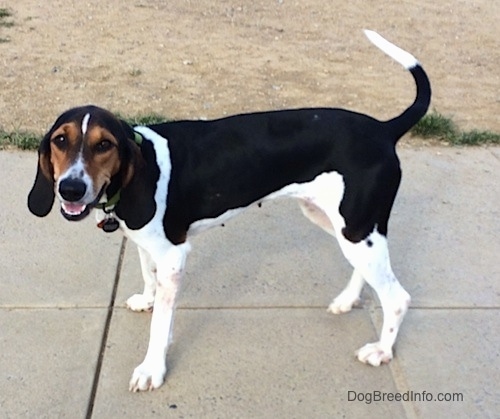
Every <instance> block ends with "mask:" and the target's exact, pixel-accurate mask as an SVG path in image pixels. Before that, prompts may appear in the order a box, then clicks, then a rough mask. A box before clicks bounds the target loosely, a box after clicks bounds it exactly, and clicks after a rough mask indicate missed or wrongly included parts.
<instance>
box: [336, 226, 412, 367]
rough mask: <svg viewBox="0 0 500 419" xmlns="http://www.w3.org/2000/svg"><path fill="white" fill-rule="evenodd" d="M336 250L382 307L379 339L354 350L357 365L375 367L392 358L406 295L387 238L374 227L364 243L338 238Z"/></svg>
mask: <svg viewBox="0 0 500 419" xmlns="http://www.w3.org/2000/svg"><path fill="white" fill-rule="evenodd" d="M338 241H339V244H340V247H341V249H342V251H343V253H344V255H345V257H346V258H347V260H348V261H349V262H350V263H351V264H352V265H353V266H354V269H355V272H359V275H362V277H363V278H364V279H365V280H366V282H367V283H368V284H369V285H370V286H371V287H372V288H373V289H374V290H375V292H376V293H377V296H378V298H379V300H380V303H381V305H382V311H383V315H384V321H383V325H382V331H381V334H380V340H379V341H378V342H375V343H369V344H367V345H365V346H363V347H362V348H361V349H359V350H358V351H357V357H358V359H359V360H360V361H361V362H364V363H368V364H371V365H374V366H378V365H380V364H381V363H387V362H389V361H390V360H391V359H392V346H393V345H394V342H395V341H396V337H397V335H398V331H399V326H400V325H401V322H402V321H403V318H404V315H405V314H406V311H407V310H408V307H409V305H410V295H409V294H408V293H407V292H406V291H405V289H404V288H403V287H402V286H401V284H400V283H399V282H398V280H397V279H396V277H395V275H394V273H393V271H392V268H391V265H390V259H389V249H388V246H387V238H386V237H385V236H384V235H382V234H380V233H379V232H378V231H377V230H376V228H375V229H374V231H373V232H372V233H370V234H369V235H368V237H366V238H365V239H364V240H361V241H359V242H357V243H353V242H351V241H349V240H347V239H346V238H344V237H343V235H341V234H339V235H338Z"/></svg>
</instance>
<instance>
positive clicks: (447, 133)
mask: <svg viewBox="0 0 500 419" xmlns="http://www.w3.org/2000/svg"><path fill="white" fill-rule="evenodd" d="M1 10H2V9H0V11H1ZM116 115H117V116H118V117H119V118H121V119H123V120H124V121H126V122H127V123H128V124H130V125H153V124H159V123H162V122H165V121H168V120H169V119H168V118H166V117H165V116H164V115H160V114H157V113H150V114H139V115H135V116H124V115H120V114H116ZM410 133H411V135H413V136H418V137H421V138H424V139H433V140H439V141H442V142H444V143H446V144H450V145H455V146H479V145H498V144H500V134H499V133H495V132H491V131H479V130H471V131H461V130H460V129H459V128H458V127H457V125H456V124H455V123H454V122H453V120H452V119H451V118H448V117H445V116H443V115H441V114H440V113H438V112H436V111H432V112H431V113H429V114H428V115H426V116H424V117H423V118H422V119H421V120H420V121H419V122H418V123H417V124H416V125H415V126H414V127H413V128H412V129H411V130H410ZM41 139H42V135H38V134H36V133H33V132H29V131H24V130H15V131H6V130H4V129H2V128H0V150H3V149H7V148H17V149H21V150H36V149H38V145H39V144H40V140H41Z"/></svg>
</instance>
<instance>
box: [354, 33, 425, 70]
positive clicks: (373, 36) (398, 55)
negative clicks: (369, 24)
mask: <svg viewBox="0 0 500 419" xmlns="http://www.w3.org/2000/svg"><path fill="white" fill-rule="evenodd" d="M364 32H365V35H366V37H367V38H368V39H369V40H370V41H371V42H372V43H373V44H374V45H375V46H376V47H378V48H380V49H381V50H382V51H383V52H385V53H386V54H387V55H388V56H389V57H391V58H393V59H394V60H396V61H397V62H398V63H399V64H401V65H402V66H403V67H404V68H406V69H410V68H413V67H415V66H416V65H418V60H417V59H416V58H415V57H414V56H413V55H411V54H410V53H409V52H406V51H405V50H404V49H401V48H399V47H398V46H396V45H394V44H393V43H391V42H389V41H388V40H387V39H385V38H384V37H382V36H380V35H379V34H378V33H377V32H374V31H370V30H368V29H365V30H364Z"/></svg>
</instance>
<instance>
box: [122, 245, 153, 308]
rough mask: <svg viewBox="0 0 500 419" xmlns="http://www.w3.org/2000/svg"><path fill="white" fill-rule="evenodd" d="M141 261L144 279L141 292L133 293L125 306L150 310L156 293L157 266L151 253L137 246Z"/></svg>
mask: <svg viewBox="0 0 500 419" xmlns="http://www.w3.org/2000/svg"><path fill="white" fill-rule="evenodd" d="M137 250H138V251H139V259H140V261H141V272H142V278H143V280H144V291H143V293H142V294H134V295H132V297H130V298H129V299H128V300H127V307H128V308H129V309H130V310H132V311H150V310H151V309H152V308H153V304H154V300H155V293H156V273H157V266H156V263H155V261H154V260H153V258H152V257H151V255H150V254H149V253H148V252H147V251H146V250H145V249H143V248H142V247H140V246H137Z"/></svg>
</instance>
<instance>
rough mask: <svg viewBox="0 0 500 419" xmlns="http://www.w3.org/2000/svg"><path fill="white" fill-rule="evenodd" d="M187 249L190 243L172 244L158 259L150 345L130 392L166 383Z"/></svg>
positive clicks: (134, 375)
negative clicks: (167, 357) (169, 352)
mask: <svg viewBox="0 0 500 419" xmlns="http://www.w3.org/2000/svg"><path fill="white" fill-rule="evenodd" d="M188 251H189V245H188V244H187V243H184V244H181V245H178V246H172V247H170V248H169V249H168V250H167V252H166V254H165V255H164V256H163V257H162V258H161V260H157V261H156V263H157V270H158V271H157V284H156V294H155V298H154V304H153V316H152V318H151V328H150V336H149V345H148V350H147V353H146V357H145V358H144V361H142V363H141V364H140V365H139V366H138V367H137V368H136V369H135V370H134V372H133V374H132V378H131V380H130V385H129V389H130V391H134V392H135V391H139V390H154V389H155V388H158V387H160V386H161V385H162V384H163V381H164V379H165V374H166V372H167V368H166V359H165V358H166V355H167V350H168V345H169V343H170V340H171V339H170V337H171V331H172V326H173V316H174V309H175V298H176V295H177V291H178V290H179V287H180V283H181V279H182V274H183V271H184V264H185V261H186V256H187V253H188Z"/></svg>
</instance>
